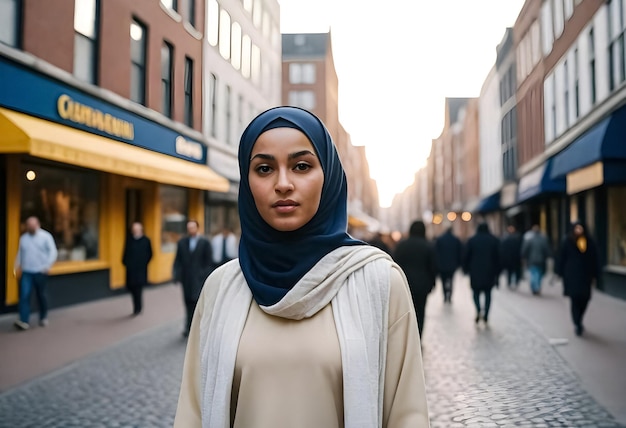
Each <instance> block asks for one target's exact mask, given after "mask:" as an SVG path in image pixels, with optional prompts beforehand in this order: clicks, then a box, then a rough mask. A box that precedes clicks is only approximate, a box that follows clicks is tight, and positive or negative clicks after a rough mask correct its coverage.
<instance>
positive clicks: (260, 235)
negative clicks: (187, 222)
mask: <svg viewBox="0 0 626 428" xmlns="http://www.w3.org/2000/svg"><path fill="white" fill-rule="evenodd" d="M238 156H239V171H240V177H241V182H240V185H239V199H238V209H239V218H240V221H241V236H240V241H239V258H238V259H236V260H232V261H230V262H228V263H226V264H224V265H222V266H220V267H219V268H217V269H216V270H215V271H214V272H213V273H212V274H211V276H209V278H208V279H207V281H206V283H205V285H204V287H203V289H202V294H201V297H200V301H199V302H198V307H197V310H196V313H195V315H194V320H193V323H192V327H191V333H190V335H189V340H188V343H187V351H186V355H185V363H184V369H183V376H182V384H181V388H180V396H179V400H178V408H177V411H176V418H175V422H174V426H175V427H177V428H178V427H185V428H189V427H200V426H202V427H205V428H207V427H208V428H218V427H219V428H223V427H232V428H247V427H255V428H275V427H298V428H318V427H325V428H339V427H355V428H356V427H358V428H378V427H383V428H400V427H415V428H422V427H429V419H428V411H427V406H426V394H425V385H424V373H423V369H422V356H421V350H420V338H419V333H418V329H417V322H416V319H415V311H414V309H413V305H412V303H411V298H410V290H409V288H408V284H407V282H406V279H405V276H404V273H403V272H402V270H401V268H400V267H399V266H398V265H397V264H395V263H394V262H393V260H392V259H391V257H390V256H389V255H388V254H386V253H385V252H384V251H381V250H380V249H378V248H375V247H373V246H371V245H367V244H366V243H365V242H363V241H359V240H356V239H354V238H352V237H351V236H350V235H349V234H348V232H347V226H348V215H347V202H348V198H347V184H346V183H347V181H346V175H345V172H344V170H343V167H342V165H341V162H340V160H339V155H338V153H337V150H336V148H335V145H334V143H333V141H332V139H331V137H330V135H329V133H328V131H327V130H326V127H325V126H324V124H323V123H322V122H321V121H320V120H319V119H318V118H317V117H316V116H314V115H313V114H312V113H309V112H308V111H306V110H303V109H300V108H296V107H276V108H272V109H270V110H267V111H265V112H263V113H261V114H260V115H259V116H257V117H256V118H255V119H253V120H252V122H251V123H250V124H249V125H248V127H247V128H246V130H245V131H244V133H243V135H242V137H241V141H240V146H239V155H238Z"/></svg>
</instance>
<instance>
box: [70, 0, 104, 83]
mask: <svg viewBox="0 0 626 428" xmlns="http://www.w3.org/2000/svg"><path fill="white" fill-rule="evenodd" d="M97 6H98V5H97V2H96V0H76V1H75V3H74V76H76V77H77V78H78V79H80V80H83V81H85V82H89V83H93V84H95V83H96V51H97V44H98V39H97V37H98V29H97V24H96V21H97V19H96V17H97Z"/></svg>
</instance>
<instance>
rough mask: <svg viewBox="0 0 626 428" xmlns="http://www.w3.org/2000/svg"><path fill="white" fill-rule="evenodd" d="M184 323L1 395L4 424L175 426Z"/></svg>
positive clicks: (13, 427) (36, 427) (28, 427)
mask: <svg viewBox="0 0 626 428" xmlns="http://www.w3.org/2000/svg"><path fill="white" fill-rule="evenodd" d="M181 325H182V322H180V321H176V322H172V323H169V324H168V325H166V326H164V327H159V328H157V329H155V330H152V331H148V332H146V333H142V334H140V335H137V336H134V337H132V338H130V339H128V340H126V341H124V342H122V343H121V344H119V345H117V346H114V347H112V348H110V349H108V350H106V351H104V352H101V353H99V354H97V355H94V356H91V357H87V358H85V359H82V360H80V361H78V362H76V363H74V364H71V365H69V366H67V367H66V368H64V369H61V370H59V371H56V372H54V373H52V374H50V375H48V376H43V377H41V378H39V379H37V380H34V381H31V382H29V383H27V384H25V385H23V386H21V387H18V388H15V389H13V390H11V391H9V392H7V393H5V394H3V395H0V414H1V415H2V417H1V418H0V426H1V427H2V428H17V427H20V428H79V427H80V428H117V427H125V428H130V427H136V428H144V427H145V428H150V427H154V428H160V427H163V428H166V427H171V426H172V424H173V423H174V414H175V412H176V402H177V400H178V390H179V385H180V375H181V371H182V366H183V357H184V353H185V343H186V342H185V341H184V340H183V338H182V337H181V335H180V332H181Z"/></svg>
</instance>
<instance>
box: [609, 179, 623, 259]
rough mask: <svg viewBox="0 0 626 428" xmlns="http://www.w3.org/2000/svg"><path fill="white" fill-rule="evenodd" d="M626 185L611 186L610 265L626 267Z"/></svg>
mask: <svg viewBox="0 0 626 428" xmlns="http://www.w3.org/2000/svg"><path fill="white" fill-rule="evenodd" d="M624 213H626V187H613V188H609V234H608V246H609V248H608V250H609V263H608V264H609V265H614V266H622V267H626V216H624Z"/></svg>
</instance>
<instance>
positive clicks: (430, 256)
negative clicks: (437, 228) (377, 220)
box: [393, 220, 437, 338]
mask: <svg viewBox="0 0 626 428" xmlns="http://www.w3.org/2000/svg"><path fill="white" fill-rule="evenodd" d="M393 258H394V260H395V261H396V263H398V265H400V267H401V268H402V270H403V271H404V273H405V274H406V278H407V281H408V282H409V288H410V289H411V297H412V298H413V306H415V313H416V314H417V323H418V327H419V333H420V338H421V337H422V331H423V330H424V321H425V319H426V300H427V299H428V294H429V293H430V292H431V291H432V290H433V288H435V278H436V276H437V264H436V261H435V249H434V248H433V246H432V244H431V243H430V242H428V241H427V240H426V226H425V225H424V222H423V221H421V220H417V221H414V222H413V224H411V228H410V229H409V237H408V238H406V239H404V240H402V241H400V242H399V243H398V246H397V247H396V249H395V251H394V253H393Z"/></svg>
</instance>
